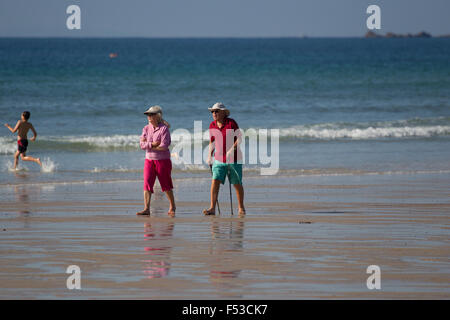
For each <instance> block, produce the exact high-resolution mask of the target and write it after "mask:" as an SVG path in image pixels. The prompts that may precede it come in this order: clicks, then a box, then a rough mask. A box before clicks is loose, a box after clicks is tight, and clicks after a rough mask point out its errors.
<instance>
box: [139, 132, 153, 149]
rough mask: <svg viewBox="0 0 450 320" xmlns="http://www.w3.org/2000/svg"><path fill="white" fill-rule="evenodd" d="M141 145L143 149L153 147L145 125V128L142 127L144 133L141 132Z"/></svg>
mask: <svg viewBox="0 0 450 320" xmlns="http://www.w3.org/2000/svg"><path fill="white" fill-rule="evenodd" d="M139 145H140V146H141V149H142V150H147V149H148V148H149V147H150V149H151V147H152V145H151V143H149V141H147V130H146V127H144V129H142V134H141V138H140V142H139Z"/></svg>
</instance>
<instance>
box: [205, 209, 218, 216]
mask: <svg viewBox="0 0 450 320" xmlns="http://www.w3.org/2000/svg"><path fill="white" fill-rule="evenodd" d="M203 214H204V215H205V216H214V215H216V212H215V211H212V210H208V209H205V210H203Z"/></svg>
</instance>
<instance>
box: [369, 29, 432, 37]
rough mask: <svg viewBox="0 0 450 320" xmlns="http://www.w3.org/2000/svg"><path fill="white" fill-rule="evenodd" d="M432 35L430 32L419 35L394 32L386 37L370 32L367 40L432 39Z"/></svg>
mask: <svg viewBox="0 0 450 320" xmlns="http://www.w3.org/2000/svg"><path fill="white" fill-rule="evenodd" d="M431 37H432V36H431V34H429V33H428V32H425V31H422V32H419V33H417V34H411V33H408V34H406V35H405V34H396V33H393V32H388V33H386V35H384V36H383V35H380V34H376V33H375V32H373V31H369V32H367V33H366V35H365V38H431Z"/></svg>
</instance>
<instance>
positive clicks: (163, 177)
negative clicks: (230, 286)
mask: <svg viewBox="0 0 450 320" xmlns="http://www.w3.org/2000/svg"><path fill="white" fill-rule="evenodd" d="M171 173H172V161H171V160H170V159H163V160H149V159H145V164H144V191H150V192H151V193H153V186H154V185H155V180H156V177H158V180H159V184H160V185H161V189H162V191H164V192H165V191H169V190H172V189H173V184H172V176H171Z"/></svg>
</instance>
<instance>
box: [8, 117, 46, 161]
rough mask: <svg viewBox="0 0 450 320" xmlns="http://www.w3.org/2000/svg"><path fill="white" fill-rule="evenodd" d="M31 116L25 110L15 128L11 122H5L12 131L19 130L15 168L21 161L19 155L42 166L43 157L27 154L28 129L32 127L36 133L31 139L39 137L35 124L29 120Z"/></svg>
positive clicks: (24, 159)
mask: <svg viewBox="0 0 450 320" xmlns="http://www.w3.org/2000/svg"><path fill="white" fill-rule="evenodd" d="M29 118H30V112H29V111H24V112H23V113H22V116H21V119H20V120H19V121H17V124H16V126H15V127H14V129H13V128H11V126H10V125H9V124H7V123H5V127H7V128H8V129H9V130H10V131H11V132H12V133H16V131H17V151H16V153H15V154H14V169H16V167H17V163H18V162H19V155H20V157H21V158H22V160H23V161H33V162H36V163H37V164H39V165H40V166H41V167H42V163H41V159H39V158H33V157H29V156H27V155H26V152H27V147H28V139H27V134H28V130H30V129H31V131H33V134H34V137H32V138H31V139H30V140H31V141H35V140H36V137H37V133H36V130H34V127H33V125H32V124H31V123H30V122H28V119H29Z"/></svg>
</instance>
